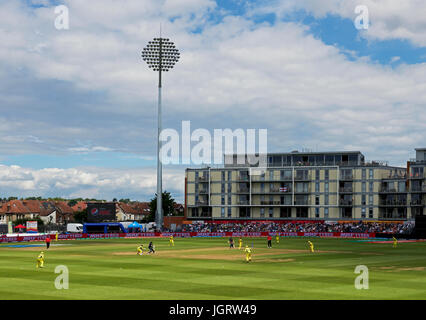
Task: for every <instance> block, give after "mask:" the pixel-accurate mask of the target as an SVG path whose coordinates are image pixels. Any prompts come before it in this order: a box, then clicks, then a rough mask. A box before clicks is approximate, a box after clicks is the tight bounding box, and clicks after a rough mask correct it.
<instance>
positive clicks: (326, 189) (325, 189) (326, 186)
mask: <svg viewBox="0 0 426 320" xmlns="http://www.w3.org/2000/svg"><path fill="white" fill-rule="evenodd" d="M324 191H325V192H327V193H328V182H326V183H324Z"/></svg>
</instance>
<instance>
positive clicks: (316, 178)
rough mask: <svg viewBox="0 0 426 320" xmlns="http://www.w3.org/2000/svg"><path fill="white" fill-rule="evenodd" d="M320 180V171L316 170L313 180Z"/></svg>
mask: <svg viewBox="0 0 426 320" xmlns="http://www.w3.org/2000/svg"><path fill="white" fill-rule="evenodd" d="M319 179H320V171H319V170H318V169H316V170H315V180H319Z"/></svg>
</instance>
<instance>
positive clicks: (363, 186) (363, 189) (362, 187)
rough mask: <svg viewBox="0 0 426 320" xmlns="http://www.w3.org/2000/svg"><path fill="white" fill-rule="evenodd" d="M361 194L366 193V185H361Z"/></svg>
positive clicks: (363, 183)
mask: <svg viewBox="0 0 426 320" xmlns="http://www.w3.org/2000/svg"><path fill="white" fill-rule="evenodd" d="M361 192H367V184H366V183H365V182H362V184H361Z"/></svg>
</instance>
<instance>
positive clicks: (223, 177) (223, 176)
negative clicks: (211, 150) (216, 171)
mask: <svg viewBox="0 0 426 320" xmlns="http://www.w3.org/2000/svg"><path fill="white" fill-rule="evenodd" d="M224 180H225V171H222V181H224Z"/></svg>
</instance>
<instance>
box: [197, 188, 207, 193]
mask: <svg viewBox="0 0 426 320" xmlns="http://www.w3.org/2000/svg"><path fill="white" fill-rule="evenodd" d="M198 193H199V194H208V193H209V190H208V189H201V190H200V191H198Z"/></svg>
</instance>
